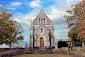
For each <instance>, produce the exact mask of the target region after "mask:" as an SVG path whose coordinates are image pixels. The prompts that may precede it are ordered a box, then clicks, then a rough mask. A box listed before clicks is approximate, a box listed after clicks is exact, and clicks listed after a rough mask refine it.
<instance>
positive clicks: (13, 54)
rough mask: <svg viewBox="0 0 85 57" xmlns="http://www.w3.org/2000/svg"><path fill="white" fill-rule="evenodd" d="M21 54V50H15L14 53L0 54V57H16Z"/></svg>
mask: <svg viewBox="0 0 85 57" xmlns="http://www.w3.org/2000/svg"><path fill="white" fill-rule="evenodd" d="M22 53H23V50H17V51H14V52H9V53H5V54H1V55H0V57H13V56H16V55H19V54H22Z"/></svg>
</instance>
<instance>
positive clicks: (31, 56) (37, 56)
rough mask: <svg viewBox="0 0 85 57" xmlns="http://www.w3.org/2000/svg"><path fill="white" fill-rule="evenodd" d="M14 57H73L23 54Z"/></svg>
mask: <svg viewBox="0 0 85 57" xmlns="http://www.w3.org/2000/svg"><path fill="white" fill-rule="evenodd" d="M14 57H71V56H68V55H64V54H59V53H57V54H22V55H18V56H14Z"/></svg>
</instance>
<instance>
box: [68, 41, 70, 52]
mask: <svg viewBox="0 0 85 57" xmlns="http://www.w3.org/2000/svg"><path fill="white" fill-rule="evenodd" d="M68 51H70V42H69V43H68Z"/></svg>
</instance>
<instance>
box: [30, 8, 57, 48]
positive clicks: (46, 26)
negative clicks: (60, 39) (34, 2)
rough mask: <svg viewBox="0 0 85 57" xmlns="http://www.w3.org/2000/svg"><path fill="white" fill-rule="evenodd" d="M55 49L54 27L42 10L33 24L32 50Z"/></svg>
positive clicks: (31, 32) (31, 34)
mask: <svg viewBox="0 0 85 57" xmlns="http://www.w3.org/2000/svg"><path fill="white" fill-rule="evenodd" d="M49 47H50V48H53V47H55V37H54V27H53V23H52V21H51V20H50V19H49V18H48V17H47V15H46V14H45V13H44V11H43V8H41V11H40V13H39V14H38V16H37V17H36V18H35V19H34V20H33V21H32V22H31V28H30V48H49Z"/></svg>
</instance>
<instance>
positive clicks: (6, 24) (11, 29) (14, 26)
mask: <svg viewBox="0 0 85 57" xmlns="http://www.w3.org/2000/svg"><path fill="white" fill-rule="evenodd" d="M22 33H23V29H22V27H21V25H20V24H19V23H17V22H16V21H14V20H12V14H10V13H8V11H7V10H1V11H0V44H8V45H9V47H11V44H12V43H17V42H18V41H19V40H23V36H22V35H21V34H22Z"/></svg>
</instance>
